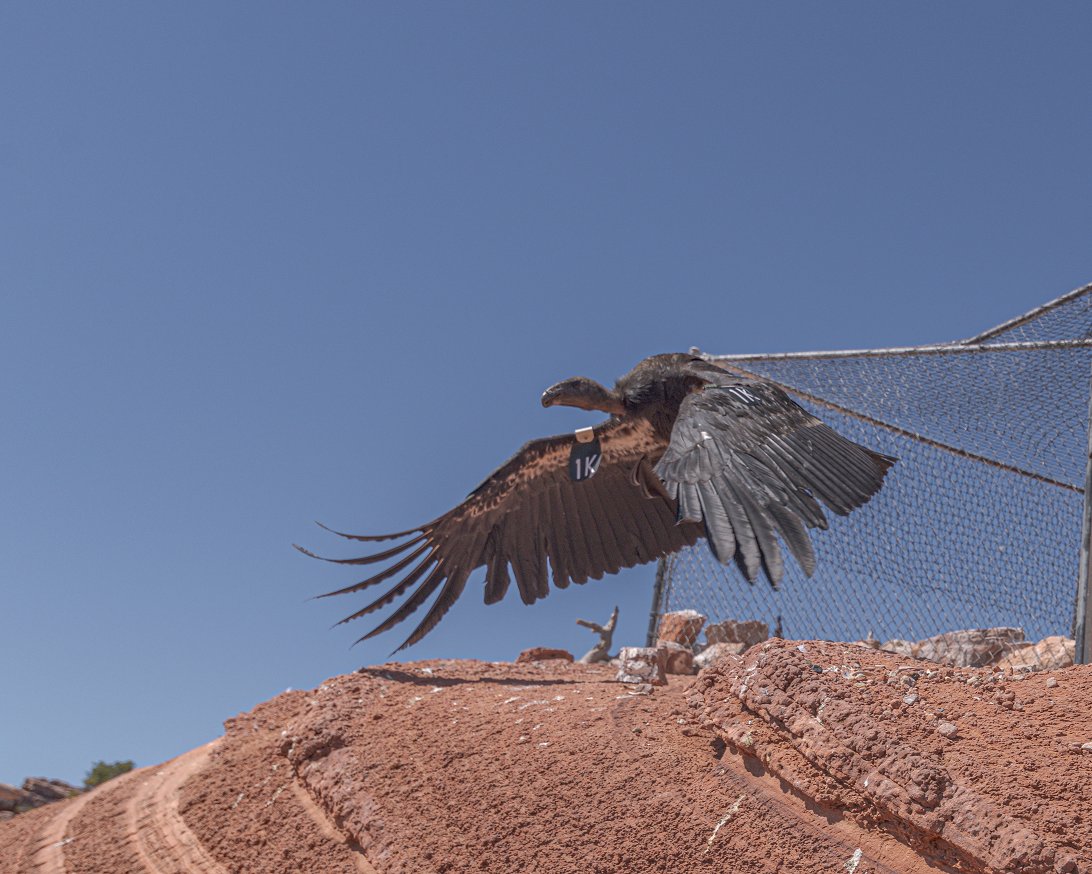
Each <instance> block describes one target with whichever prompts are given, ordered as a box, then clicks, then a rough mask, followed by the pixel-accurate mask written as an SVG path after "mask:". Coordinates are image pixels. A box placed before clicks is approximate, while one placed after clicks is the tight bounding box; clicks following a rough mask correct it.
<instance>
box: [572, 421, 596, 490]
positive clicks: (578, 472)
mask: <svg viewBox="0 0 1092 874" xmlns="http://www.w3.org/2000/svg"><path fill="white" fill-rule="evenodd" d="M602 460H603V453H602V451H601V450H600V448H599V438H598V437H596V436H595V429H594V428H581V429H580V430H579V431H577V432H576V442H575V443H573V448H572V449H571V450H570V451H569V478H570V479H573V480H575V481H576V482H580V481H581V480H586V479H591V478H592V477H593V476H595V472H596V471H597V470H599V462H600V461H602Z"/></svg>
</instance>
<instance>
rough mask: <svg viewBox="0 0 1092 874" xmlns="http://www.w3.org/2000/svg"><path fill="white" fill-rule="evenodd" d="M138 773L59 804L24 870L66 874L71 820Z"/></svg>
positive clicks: (121, 786)
mask: <svg viewBox="0 0 1092 874" xmlns="http://www.w3.org/2000/svg"><path fill="white" fill-rule="evenodd" d="M139 773H140V771H130V772H129V773H128V774H122V775H121V776H120V777H116V778H114V779H113V780H111V781H110V783H109V784H107V785H106V786H103V787H101V788H100V789H98V790H95V791H91V792H85V793H84V794H83V795H78V796H76V797H75V798H73V799H72V800H70V801H67V802H62V804H61V805H58V810H57V812H56V813H55V814H54V815H53V816H52V817H51V818H50V819H49V820H47V821H46V823H45V825H44V826H43V828H42V830H41V832H40V833H39V835H38V838H37V840H35V841H34V844H33V849H32V850H31V851H30V854H29V860H28V865H29V867H28V868H27V869H25V870H27V871H30V872H33V874H66V872H67V871H68V870H69V869H68V867H67V866H66V864H65V852H64V848H65V846H66V845H67V844H69V843H70V842H71V841H72V836H71V835H69V834H68V830H69V826H70V825H71V823H72V820H74V819H75V818H76V816H77V815H79V814H80V813H81V812H82V811H83V809H84V808H85V807H86V806H87V805H89V804H93V803H95V802H97V801H100V800H101V799H102V797H103V795H104V794H105V793H113V792H118V791H120V790H122V789H124V788H125V786H126V784H127V783H129V782H131V781H132V780H133V779H134V778H135V777H136V775H137V774H139Z"/></svg>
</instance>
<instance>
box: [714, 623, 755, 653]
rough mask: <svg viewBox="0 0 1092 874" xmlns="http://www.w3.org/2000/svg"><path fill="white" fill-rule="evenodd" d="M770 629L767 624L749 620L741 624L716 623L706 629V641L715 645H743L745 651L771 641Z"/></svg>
mask: <svg viewBox="0 0 1092 874" xmlns="http://www.w3.org/2000/svg"><path fill="white" fill-rule="evenodd" d="M769 636H770V627H769V626H768V625H767V624H766V623H765V622H760V621H759V620H757V619H749V620H747V621H744V622H741V621H738V620H735V619H726V620H725V621H724V622H715V623H713V624H712V625H710V626H709V627H708V628H706V629H705V639H706V640H708V641H709V643H710V644H714V643H742V644H743V645H744V647H743V649H744V651H745V650H747V649H750V648H751V647H752V646H755V645H756V644H759V643H762V642H763V641H764V640H767V639H769Z"/></svg>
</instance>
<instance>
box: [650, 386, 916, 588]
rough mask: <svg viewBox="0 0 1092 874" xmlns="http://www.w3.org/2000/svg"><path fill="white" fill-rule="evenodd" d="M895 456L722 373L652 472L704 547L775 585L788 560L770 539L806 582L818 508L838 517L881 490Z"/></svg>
mask: <svg viewBox="0 0 1092 874" xmlns="http://www.w3.org/2000/svg"><path fill="white" fill-rule="evenodd" d="M894 462H895V459H893V458H889V457H888V456H886V455H880V454H879V453H876V452H873V451H871V450H870V449H866V448H865V447H863V446H859V445H858V444H856V443H853V442H852V441H850V440H847V439H846V438H844V437H842V436H840V435H839V434H837V433H835V432H834V431H833V430H831V429H830V428H829V427H827V426H826V425H824V424H823V423H822V422H820V421H819V420H818V419H816V418H815V417H814V416H812V415H811V414H810V413H808V412H807V411H806V410H804V409H803V408H802V407H801V406H799V405H798V404H796V403H795V402H794V401H793V400H791V399H790V398H789V396H788V395H787V394H785V392H784V391H782V390H781V389H780V388H779V387H777V386H775V385H773V384H772V383H767V382H762V381H757V380H748V379H740V378H734V377H730V376H724V377H722V378H718V379H717V384H715V385H708V386H706V387H705V388H704V389H702V390H700V391H697V392H694V393H693V394H690V395H688V396H687V397H686V398H685V399H684V400H683V402H682V404H681V405H680V407H679V414H678V417H677V418H676V420H675V425H674V427H673V429H672V432H671V441H670V444H669V445H668V448H667V450H666V452H664V454H663V456H662V457H661V458H660V460H659V462H658V463H657V464H656V473H657V474H659V476H660V478H661V479H662V480H663V483H664V487H665V488H666V490H667V492H668V493H669V494H670V495H672V496H673V497H675V498H677V500H678V507H679V510H678V517H679V519H680V520H688V521H693V522H700V523H701V524H702V525H703V526H704V531H705V535H706V537H707V538H708V540H709V544H710V548H711V549H712V551H713V554H714V555H715V556H716V557H717V559H718V560H719V561H721V562H723V563H725V564H727V563H728V562H729V561H731V560H732V559H733V558H734V559H735V560H736V561H737V563H739V565H740V567H741V569H742V570H743V572H744V574H745V575H746V577H747V578H748V579H749V580H754V579H755V577H756V575H757V573H758V569H759V567H760V566H762V567H764V568H765V571H766V576H767V578H768V579H769V580H770V582H771V583H772V584H773V585H777V583H778V582H780V580H781V577H782V575H783V573H784V564H783V559H782V557H781V550H780V547H779V545H778V542H777V537H776V535H778V534H780V536H781V538H782V539H783V540H784V541H785V543H786V544H787V546H788V548H789V551H790V552H792V554H793V556H794V557H795V558H796V560H797V561H798V562H799V563H800V566H801V567H802V568H803V569H804V572H805V573H806V574H808V575H809V576H810V575H811V573H812V572H813V571H814V570H815V552H814V551H813V549H812V545H811V541H810V539H809V537H808V534H807V529H808V528H826V527H827V520H826V516H825V515H824V514H823V511H822V508H821V507H820V506H819V502H822V503H823V504H825V505H826V506H827V507H829V508H830V509H831V510H833V511H834V512H835V513H837V514H839V515H845V514H847V513H849V512H850V511H851V510H854V509H856V508H857V507H860V506H861V505H862V504H864V503H865V502H866V501H867V500H868V499H869V498H871V497H872V495H874V494H875V493H876V492H877V491H878V490H879V488H880V486H881V485H882V484H883V478H884V475H885V474H886V473H887V470H888V468H889V467H891V465H892V464H894Z"/></svg>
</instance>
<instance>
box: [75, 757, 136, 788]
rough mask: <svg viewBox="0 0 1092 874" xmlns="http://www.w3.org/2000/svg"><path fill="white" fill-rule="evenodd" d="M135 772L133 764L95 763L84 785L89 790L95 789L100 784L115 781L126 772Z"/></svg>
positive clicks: (85, 778) (84, 780)
mask: <svg viewBox="0 0 1092 874" xmlns="http://www.w3.org/2000/svg"><path fill="white" fill-rule="evenodd" d="M131 770H133V763H132V762H128V761H126V762H95V763H94V764H93V765H92V766H91V770H90V771H88V772H87V776H86V777H84V778H83V785H84V786H86V787H87V788H88V789H93V788H94V787H96V786H98V785H99V784H100V783H105V782H106V781H107V780H113V779H114V778H115V777H118V776H120V775H122V774H124V773H125V772H126V771H131Z"/></svg>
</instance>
